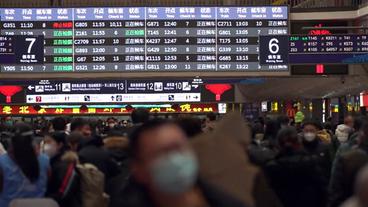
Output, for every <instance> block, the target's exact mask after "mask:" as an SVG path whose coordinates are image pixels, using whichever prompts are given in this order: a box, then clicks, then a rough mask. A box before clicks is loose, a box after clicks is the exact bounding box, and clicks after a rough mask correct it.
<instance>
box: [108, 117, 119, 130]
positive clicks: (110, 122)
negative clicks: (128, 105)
mask: <svg viewBox="0 0 368 207" xmlns="http://www.w3.org/2000/svg"><path fill="white" fill-rule="evenodd" d="M117 124H118V121H117V120H116V119H115V118H113V117H110V118H108V119H107V126H108V127H109V128H110V129H113V128H114V127H115V126H116V125H117Z"/></svg>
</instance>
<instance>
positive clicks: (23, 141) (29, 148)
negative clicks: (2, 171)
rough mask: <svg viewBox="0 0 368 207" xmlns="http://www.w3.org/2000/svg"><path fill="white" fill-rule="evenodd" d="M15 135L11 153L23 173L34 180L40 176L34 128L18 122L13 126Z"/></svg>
mask: <svg viewBox="0 0 368 207" xmlns="http://www.w3.org/2000/svg"><path fill="white" fill-rule="evenodd" d="M13 133H14V136H13V138H12V140H11V146H12V150H11V155H12V158H13V159H14V161H15V163H17V165H18V166H19V168H20V169H21V170H22V172H23V174H24V175H25V176H26V177H27V178H28V179H29V180H30V181H31V182H32V183H34V182H36V181H37V180H38V177H39V176H40V167H39V163H38V159H37V154H36V152H35V149H34V147H33V131H32V128H31V127H30V126H29V125H27V124H24V123H19V124H16V125H15V126H14V128H13Z"/></svg>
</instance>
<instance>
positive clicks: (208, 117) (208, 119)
mask: <svg viewBox="0 0 368 207" xmlns="http://www.w3.org/2000/svg"><path fill="white" fill-rule="evenodd" d="M216 119H217V116H216V114H215V113H213V112H212V113H208V114H207V115H206V122H213V121H216Z"/></svg>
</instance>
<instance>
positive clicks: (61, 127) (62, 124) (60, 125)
mask: <svg viewBox="0 0 368 207" xmlns="http://www.w3.org/2000/svg"><path fill="white" fill-rule="evenodd" d="M51 124H52V128H53V129H54V131H65V129H66V124H67V122H66V120H65V119H64V118H63V117H56V118H54V119H53V120H52V121H51Z"/></svg>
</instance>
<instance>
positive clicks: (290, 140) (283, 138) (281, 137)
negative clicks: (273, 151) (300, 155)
mask: <svg viewBox="0 0 368 207" xmlns="http://www.w3.org/2000/svg"><path fill="white" fill-rule="evenodd" d="M277 142H278V144H279V146H280V148H281V150H291V149H293V148H294V146H296V145H298V144H299V143H300V141H299V137H298V132H297V131H296V129H295V128H294V127H285V128H283V129H281V130H280V131H279V133H278V134H277Z"/></svg>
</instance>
